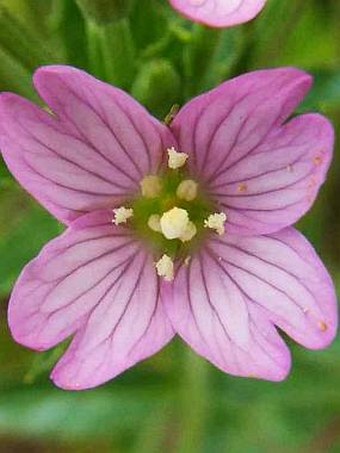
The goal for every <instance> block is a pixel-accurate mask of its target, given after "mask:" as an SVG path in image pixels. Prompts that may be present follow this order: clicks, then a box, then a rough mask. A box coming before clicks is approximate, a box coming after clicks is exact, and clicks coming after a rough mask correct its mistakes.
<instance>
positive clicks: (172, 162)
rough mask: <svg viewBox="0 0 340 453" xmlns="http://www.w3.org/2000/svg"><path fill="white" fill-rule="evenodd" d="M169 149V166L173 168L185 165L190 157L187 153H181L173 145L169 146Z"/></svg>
mask: <svg viewBox="0 0 340 453" xmlns="http://www.w3.org/2000/svg"><path fill="white" fill-rule="evenodd" d="M167 151H168V167H169V168H172V169H173V170H175V169H176V168H180V167H183V165H184V164H185V162H186V161H187V159H188V157H189V156H188V155H187V154H186V153H179V152H178V151H176V150H175V148H174V147H173V146H172V147H171V148H168V149H167Z"/></svg>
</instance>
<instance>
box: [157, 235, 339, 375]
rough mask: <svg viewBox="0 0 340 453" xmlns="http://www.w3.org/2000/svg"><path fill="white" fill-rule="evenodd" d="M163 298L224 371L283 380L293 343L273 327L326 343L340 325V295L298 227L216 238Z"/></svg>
mask: <svg viewBox="0 0 340 453" xmlns="http://www.w3.org/2000/svg"><path fill="white" fill-rule="evenodd" d="M163 297H164V301H165V303H166V309H167V312H168V314H169V317H170V319H171V322H172V324H173V326H174V329H175V330H176V331H177V332H178V333H179V334H180V335H181V336H182V337H183V338H184V339H185V340H186V341H187V342H188V343H189V344H190V345H191V346H192V347H193V348H194V349H195V350H196V351H197V352H198V353H199V354H201V355H203V356H204V357H206V358H207V359H209V360H210V361H211V362H212V363H214V364H215V365H216V366H217V367H219V368H221V369H222V370H224V371H226V372H228V373H231V374H234V375H238V376H248V377H249V376H253V377H258V378H264V379H269V380H274V381H276V380H281V379H283V378H284V377H285V376H286V375H287V373H288V371H289V366H290V358H289V352H288V349H287V347H286V346H285V344H284V342H283V341H282V339H281V338H280V336H279V335H278V332H277V331H276V329H275V327H274V325H276V326H278V327H280V328H281V329H283V330H284V331H285V332H286V333H287V334H288V335H290V336H291V337H292V338H293V339H295V340H296V341H298V342H299V343H301V344H302V345H304V346H306V347H308V348H311V349H318V348H324V347H326V346H327V345H329V343H330V342H331V341H332V340H333V339H334V336H335V333H336V325H337V311H336V299H335V292H334V288H333V285H332V282H331V280H330V277H329V275H328V273H327V271H326V270H325V268H324V267H323V265H322V263H321V262H320V260H319V258H318V257H317V255H316V254H315V252H314V250H313V248H312V247H311V245H310V244H309V243H308V242H307V241H306V239H304V238H303V236H302V235H300V234H299V233H298V232H297V231H295V230H294V229H293V228H287V229H285V230H282V231H280V232H279V233H276V234H273V235H271V236H258V237H254V236H253V237H236V236H226V237H223V238H221V239H213V240H211V241H210V242H209V243H208V245H207V246H206V248H205V249H203V250H202V251H201V252H200V254H199V255H198V256H197V257H194V258H193V259H192V260H191V262H190V263H189V265H188V266H187V267H185V266H182V267H181V268H180V269H179V272H178V274H177V276H176V279H175V282H174V284H173V286H171V285H164V296H163Z"/></svg>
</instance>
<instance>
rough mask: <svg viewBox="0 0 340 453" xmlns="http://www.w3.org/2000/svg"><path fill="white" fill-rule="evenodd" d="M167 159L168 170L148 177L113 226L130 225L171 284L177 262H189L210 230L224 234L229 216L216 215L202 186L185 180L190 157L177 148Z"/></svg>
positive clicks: (161, 273)
mask: <svg viewBox="0 0 340 453" xmlns="http://www.w3.org/2000/svg"><path fill="white" fill-rule="evenodd" d="M168 156H169V158H168V169H167V170H166V171H165V172H163V173H162V174H160V175H147V176H145V177H144V178H143V179H142V181H141V182H140V194H139V195H138V196H137V197H135V198H134V199H131V200H130V201H129V202H128V203H127V204H126V206H123V207H120V208H117V209H114V213H115V217H114V220H113V223H115V224H120V223H128V224H129V227H131V228H132V229H133V231H134V232H135V233H136V235H137V236H138V237H139V238H140V239H141V240H142V241H143V242H144V243H146V244H147V245H148V246H149V247H150V249H151V251H152V253H153V255H154V256H155V258H156V259H157V260H158V261H157V262H155V267H156V270H157V273H158V275H160V276H161V277H163V278H164V279H165V280H169V281H170V280H172V279H173V264H174V262H175V260H178V259H179V260H184V261H185V260H188V259H190V257H191V254H192V253H193V252H194V251H195V250H196V249H197V248H198V247H199V245H200V244H201V242H202V240H203V239H204V236H205V235H206V234H207V231H208V229H213V230H215V232H216V233H218V234H223V233H224V222H225V220H226V215H225V214H224V213H216V212H215V209H214V204H213V203H212V202H210V201H209V200H208V198H207V197H206V196H205V194H204V193H203V191H202V190H201V188H200V186H199V184H198V183H197V182H196V181H194V180H192V179H190V178H189V177H188V176H186V174H185V171H184V170H183V168H182V167H184V166H185V163H186V160H187V158H188V156H187V155H186V154H185V153H178V152H177V151H176V150H175V149H174V148H170V149H168ZM214 212H215V213H214Z"/></svg>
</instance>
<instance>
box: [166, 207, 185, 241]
mask: <svg viewBox="0 0 340 453" xmlns="http://www.w3.org/2000/svg"><path fill="white" fill-rule="evenodd" d="M188 224H189V214H188V212H187V211H186V210H185V209H182V208H177V207H176V206H175V207H174V208H172V209H170V210H169V211H166V212H165V213H164V214H163V215H162V217H161V219H160V226H161V231H162V233H163V235H164V237H166V239H178V238H180V237H181V236H183V234H184V233H185V232H186V230H187V227H188Z"/></svg>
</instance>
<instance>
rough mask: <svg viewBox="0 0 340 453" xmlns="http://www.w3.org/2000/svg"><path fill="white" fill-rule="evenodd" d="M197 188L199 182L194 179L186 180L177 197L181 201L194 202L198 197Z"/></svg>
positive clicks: (178, 189) (178, 190)
mask: <svg viewBox="0 0 340 453" xmlns="http://www.w3.org/2000/svg"><path fill="white" fill-rule="evenodd" d="M197 187H198V184H197V182H195V181H193V180H192V179H185V180H184V181H182V182H181V183H180V184H179V186H178V187H177V190H176V195H177V197H178V198H180V199H181V200H185V201H192V200H194V199H195V198H196V196H197Z"/></svg>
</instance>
